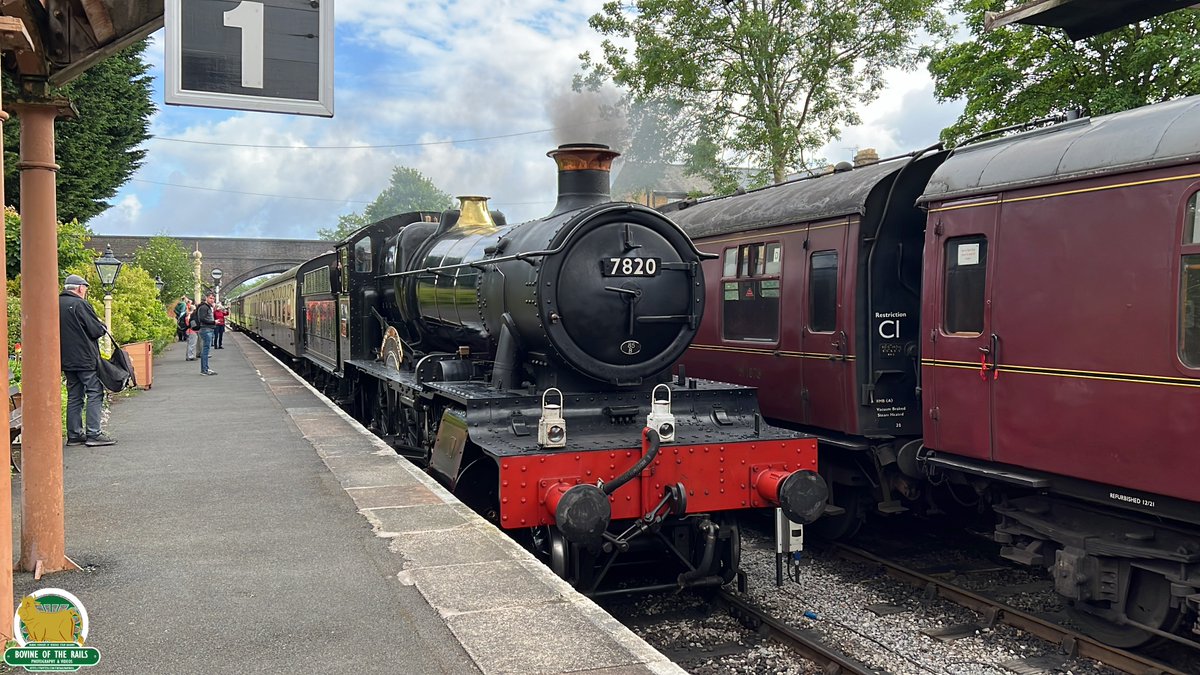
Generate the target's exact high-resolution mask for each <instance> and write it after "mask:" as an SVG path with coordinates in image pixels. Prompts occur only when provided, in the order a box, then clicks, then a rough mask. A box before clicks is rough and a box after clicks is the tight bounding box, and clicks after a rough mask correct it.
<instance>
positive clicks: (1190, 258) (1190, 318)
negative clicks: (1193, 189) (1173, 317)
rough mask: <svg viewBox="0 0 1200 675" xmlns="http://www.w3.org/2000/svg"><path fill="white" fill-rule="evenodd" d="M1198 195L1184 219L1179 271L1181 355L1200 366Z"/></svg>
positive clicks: (1199, 225)
mask: <svg viewBox="0 0 1200 675" xmlns="http://www.w3.org/2000/svg"><path fill="white" fill-rule="evenodd" d="M1197 195H1200V193H1196V194H1193V195H1192V197H1191V199H1189V200H1188V203H1187V210H1186V211H1185V212H1184V222H1183V269H1182V273H1181V274H1180V277H1179V280H1180V298H1179V358H1180V359H1182V360H1183V363H1184V364H1185V365H1187V366H1188V367H1190V368H1200V224H1198V223H1197V222H1196V208H1197V204H1196V202H1197V198H1198V197H1197Z"/></svg>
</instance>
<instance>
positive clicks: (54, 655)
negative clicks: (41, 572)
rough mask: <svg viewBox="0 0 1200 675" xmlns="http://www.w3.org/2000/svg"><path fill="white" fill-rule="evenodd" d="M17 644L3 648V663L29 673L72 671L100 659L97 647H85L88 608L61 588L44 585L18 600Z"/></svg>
mask: <svg viewBox="0 0 1200 675" xmlns="http://www.w3.org/2000/svg"><path fill="white" fill-rule="evenodd" d="M13 628H14V631H13V632H14V633H15V635H14V636H13V637H14V638H15V640H16V643H17V646H16V647H11V648H9V649H6V650H5V651H4V663H6V664H7V665H10V666H19V667H22V668H24V669H25V670H27V671H29V672H31V673H45V672H73V671H76V670H79V669H80V668H82V667H84V666H94V665H96V664H97V663H99V662H100V650H98V649H96V648H94V647H85V646H84V642H85V641H86V640H87V636H88V616H87V610H86V609H84V608H83V603H82V602H80V601H79V598H77V597H75V596H74V595H72V594H70V593H68V592H67V591H64V590H62V589H60V588H43V589H41V590H37V591H34V592H33V593H30V594H29V595H27V596H25V597H24V598H22V599H21V604H20V605H19V606H18V607H17V613H16V615H15V616H13Z"/></svg>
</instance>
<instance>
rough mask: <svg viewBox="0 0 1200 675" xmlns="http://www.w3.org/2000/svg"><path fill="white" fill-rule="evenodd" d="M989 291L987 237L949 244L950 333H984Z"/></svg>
mask: <svg viewBox="0 0 1200 675" xmlns="http://www.w3.org/2000/svg"><path fill="white" fill-rule="evenodd" d="M986 287H987V237H985V236H983V235H978V234H977V235H972V236H969V237H956V238H954V239H950V240H948V241H947V242H946V308H945V312H946V313H945V318H944V320H943V324H944V327H945V329H946V332H947V333H976V334H978V333H982V332H983V309H984V301H985V299H986V298H985V291H986Z"/></svg>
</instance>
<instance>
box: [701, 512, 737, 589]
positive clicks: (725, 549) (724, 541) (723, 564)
mask: <svg viewBox="0 0 1200 675" xmlns="http://www.w3.org/2000/svg"><path fill="white" fill-rule="evenodd" d="M717 522H718V524H719V525H720V528H721V531H720V537H719V538H718V539H717V550H716V552H715V553H714V555H713V564H712V567H711V568H709V574H712V575H715V576H719V577H721V578H723V579H725V583H729V582H730V581H733V578H734V576H736V575H737V571H738V568H740V567H741V565H742V531H741V528H740V527H739V526H738V523H737V520H736V519H734V518H732V517H730V516H722V517H721V519H720V520H719V521H717Z"/></svg>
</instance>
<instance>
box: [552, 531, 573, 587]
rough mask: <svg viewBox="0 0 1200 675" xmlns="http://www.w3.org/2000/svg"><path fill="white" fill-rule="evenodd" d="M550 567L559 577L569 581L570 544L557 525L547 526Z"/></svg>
mask: <svg viewBox="0 0 1200 675" xmlns="http://www.w3.org/2000/svg"><path fill="white" fill-rule="evenodd" d="M547 529H548V530H549V538H550V541H549V546H550V569H551V571H553V572H554V573H555V574H557V575H558V576H559V577H561V578H563V579H566V580H567V581H571V576H570V575H571V544H570V543H569V542H567V538H566V537H564V536H563V533H562V532H560V531H559V530H558V528H557V527H548V528H547Z"/></svg>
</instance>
